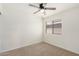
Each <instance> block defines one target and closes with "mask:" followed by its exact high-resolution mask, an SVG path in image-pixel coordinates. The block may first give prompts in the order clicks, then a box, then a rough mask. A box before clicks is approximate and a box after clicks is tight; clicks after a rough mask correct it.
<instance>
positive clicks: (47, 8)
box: [44, 7, 56, 10]
mask: <svg viewBox="0 0 79 59" xmlns="http://www.w3.org/2000/svg"><path fill="white" fill-rule="evenodd" d="M44 9H45V10H56V8H49V7H46V8H44Z"/></svg>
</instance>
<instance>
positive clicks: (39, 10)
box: [33, 9, 41, 14]
mask: <svg viewBox="0 0 79 59" xmlns="http://www.w3.org/2000/svg"><path fill="white" fill-rule="evenodd" d="M40 10H41V9H39V10H37V11H36V12H34V13H33V14H36V13H38V12H39V11H40Z"/></svg>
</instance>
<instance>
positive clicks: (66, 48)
mask: <svg viewBox="0 0 79 59" xmlns="http://www.w3.org/2000/svg"><path fill="white" fill-rule="evenodd" d="M44 42H46V43H48V44H50V45H54V46H57V47H60V48H62V49H65V50H67V51H70V52H73V53H75V54H79V52H76V51H72V50H70V49H68V48H64V47H62V46H60V45H57V44H53V43H52V42H50V41H48V40H45V41H44Z"/></svg>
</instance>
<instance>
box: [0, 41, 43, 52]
mask: <svg viewBox="0 0 79 59" xmlns="http://www.w3.org/2000/svg"><path fill="white" fill-rule="evenodd" d="M40 42H42V40H33V41H31V42H28V43H27V42H26V43H24V44H22V45H20V46H19V47H14V48H11V49H7V50H1V51H0V53H3V52H7V51H10V50H14V49H18V48H22V47H25V46H29V45H32V44H37V43H40Z"/></svg>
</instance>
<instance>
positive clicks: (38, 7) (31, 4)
mask: <svg viewBox="0 0 79 59" xmlns="http://www.w3.org/2000/svg"><path fill="white" fill-rule="evenodd" d="M29 6H32V7H36V8H39V7H38V6H35V5H32V4H29Z"/></svg>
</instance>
